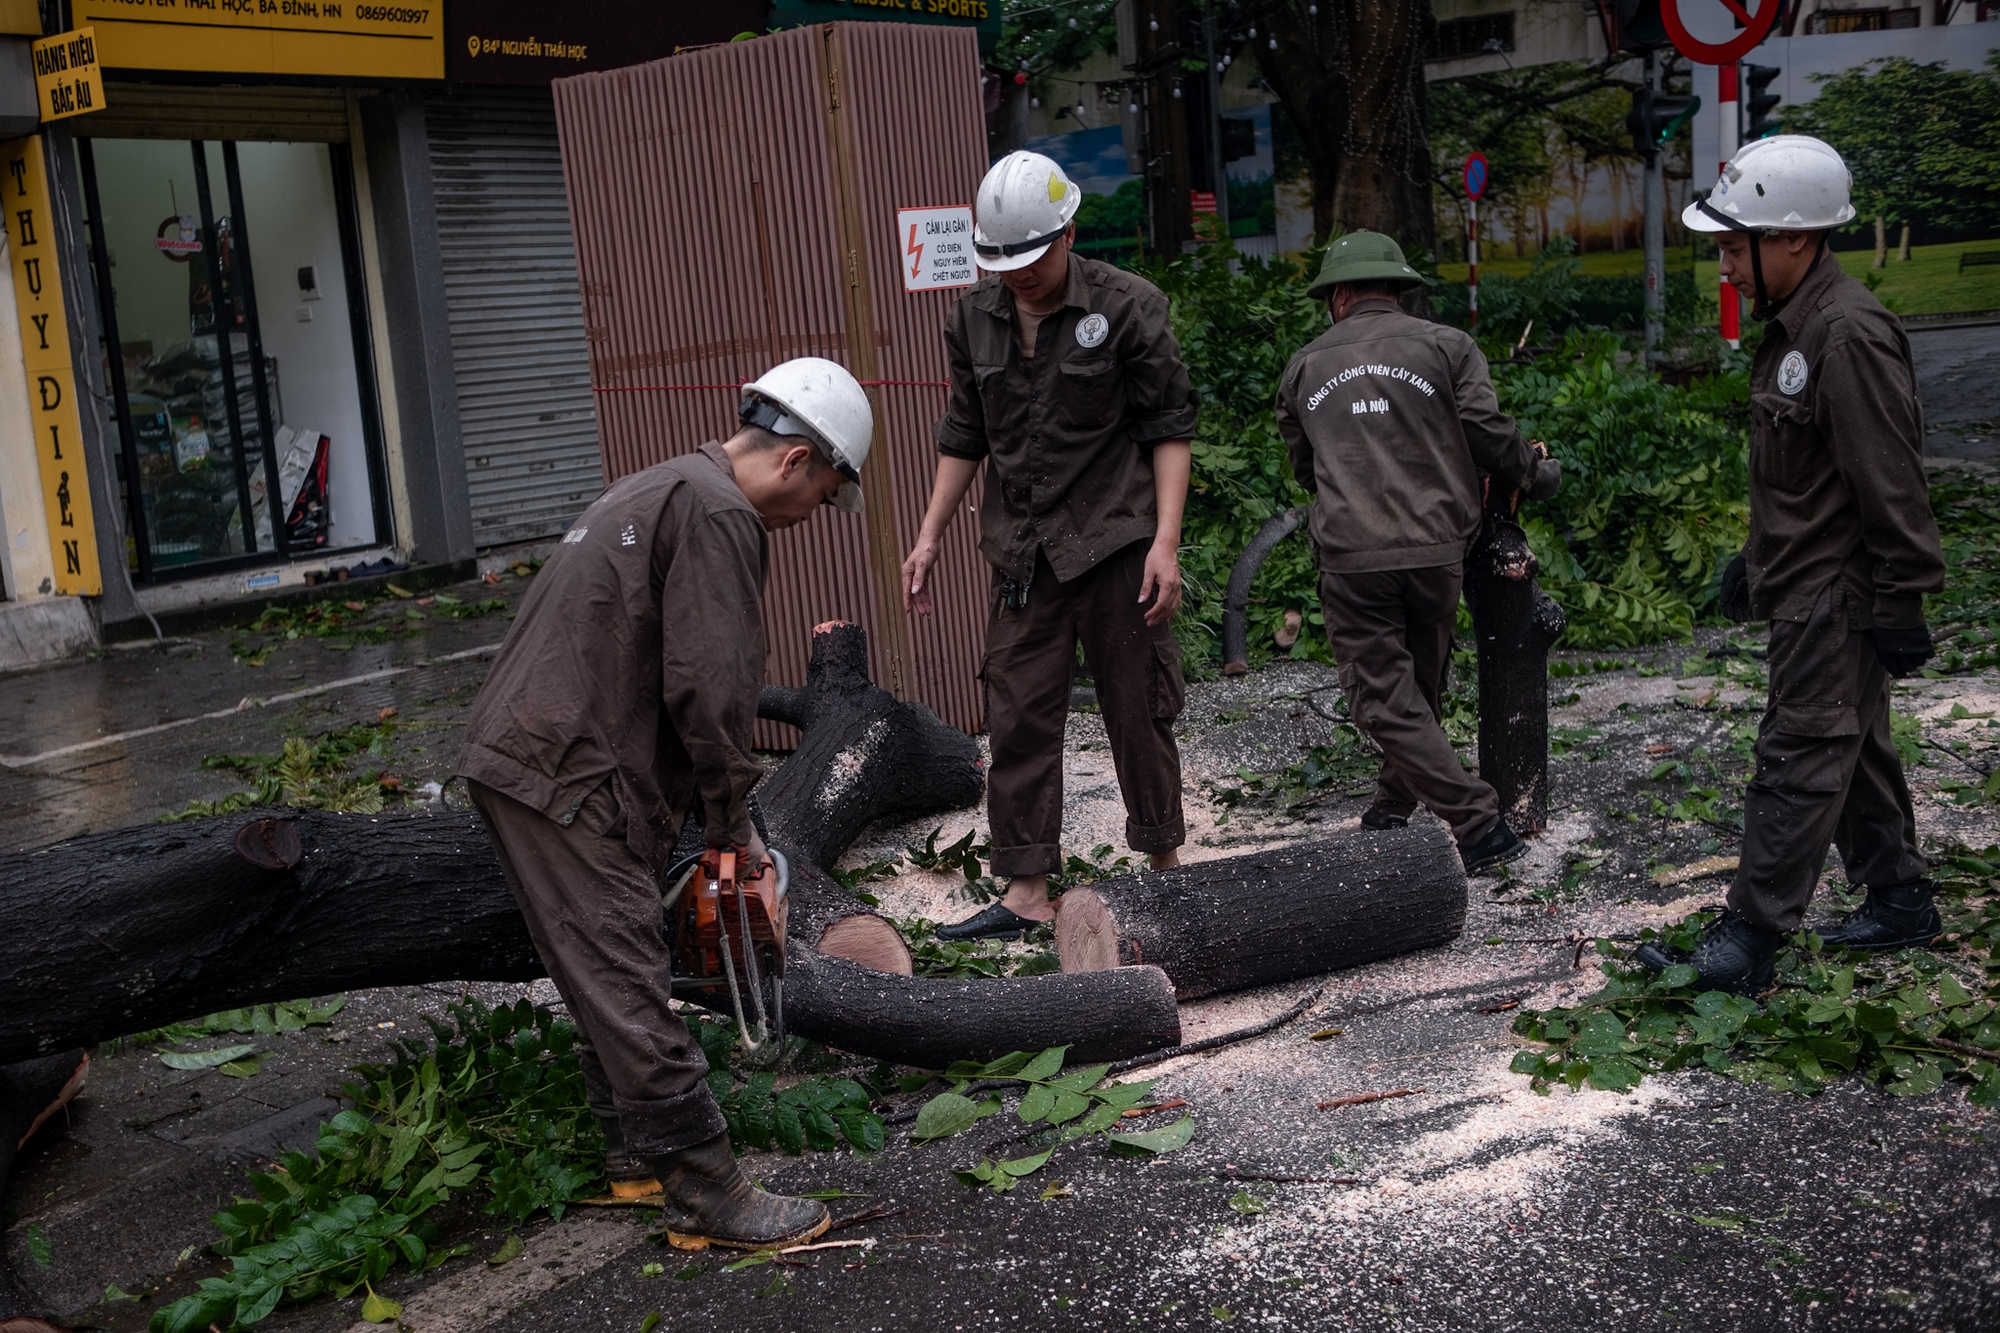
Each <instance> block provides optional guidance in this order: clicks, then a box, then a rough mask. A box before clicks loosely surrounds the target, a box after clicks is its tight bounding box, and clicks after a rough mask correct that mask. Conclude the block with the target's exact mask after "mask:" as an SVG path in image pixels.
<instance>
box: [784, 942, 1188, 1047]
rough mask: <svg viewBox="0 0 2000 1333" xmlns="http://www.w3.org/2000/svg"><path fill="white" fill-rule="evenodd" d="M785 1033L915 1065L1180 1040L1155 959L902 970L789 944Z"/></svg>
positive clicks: (1167, 985) (1169, 991)
mask: <svg viewBox="0 0 2000 1333" xmlns="http://www.w3.org/2000/svg"><path fill="white" fill-rule="evenodd" d="M785 1014H786V1017H787V1021H788V1022H789V1023H790V1025H791V1029H792V1031H794V1032H796V1033H798V1034H799V1035H800V1036H804V1037H811V1038H812V1039H813V1040H815V1041H821V1042H825V1043H826V1044H827V1045H829V1046H837V1047H839V1048H840V1049H841V1050H844V1051H855V1052H857V1053H859V1054H862V1055H875V1054H880V1053H882V1052H886V1051H895V1052H897V1054H895V1055H894V1056H883V1058H888V1059H894V1060H895V1061H897V1062H898V1063H901V1064H909V1065H915V1066H917V1067H918V1068H920V1069H942V1068H944V1067H945V1066H946V1065H947V1064H949V1063H951V1062H952V1061H953V1060H991V1059H994V1058H995V1057H998V1056H1002V1055H1005V1054H1007V1053H1008V1052H1009V1051H1039V1050H1044V1049H1046V1048H1047V1047H1050V1046H1068V1047H1069V1048H1070V1050H1069V1057H1068V1058H1069V1061H1070V1063H1071V1064H1073V1065H1074V1064H1081V1063H1089V1062H1093V1061H1100V1060H1118V1059H1122V1058H1124V1057H1126V1056H1130V1055H1138V1054H1142V1053H1144V1052H1147V1051H1156V1050H1159V1049H1160V1048H1161V1047H1163V1046H1173V1045H1175V1044H1177V1043H1178V1042H1179V1041H1180V1039H1181V1020H1180V1011H1179V1009H1178V1008H1177V1007H1176V1005H1175V995H1174V987H1173V984H1172V983H1171V982H1170V981H1168V980H1167V977H1166V974H1165V973H1163V972H1161V971H1160V969H1159V968H1157V967H1121V968H1116V969H1113V970H1110V971H1104V972H1099V973H1096V974H1094V975H1090V976H1064V975H1061V974H1059V973H1058V974H1055V975H1050V976H1040V977H980V978H973V979H969V980H954V979H946V978H941V977H904V976H894V975H892V974H889V973H886V972H878V971H875V970H873V969H870V968H866V967H861V966H857V965H856V964H854V963H851V962H848V961H846V960H844V959H840V958H830V957H827V956H826V955H824V954H821V953H819V952H817V951H815V950H813V949H809V948H805V947H802V946H799V945H794V946H793V948H792V952H791V956H790V958H789V959H788V960H787V962H786V965H785Z"/></svg>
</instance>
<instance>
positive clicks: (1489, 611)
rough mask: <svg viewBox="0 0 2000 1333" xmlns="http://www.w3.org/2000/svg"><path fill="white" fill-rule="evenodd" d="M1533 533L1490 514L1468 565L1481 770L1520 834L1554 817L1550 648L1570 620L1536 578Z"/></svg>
mask: <svg viewBox="0 0 2000 1333" xmlns="http://www.w3.org/2000/svg"><path fill="white" fill-rule="evenodd" d="M1537 568H1538V566H1537V564H1536V562H1535V556H1534V552H1532V551H1530V550H1529V549H1528V535H1527V533H1525V532H1523V531H1522V530H1521V526H1520V525H1519V524H1518V523H1516V522H1514V521H1513V520H1512V519H1511V518H1497V517H1495V516H1494V515H1492V514H1488V515H1487V520H1486V527H1485V529H1484V531H1483V532H1482V533H1481V534H1480V538H1479V540H1478V541H1477V542H1476V543H1474V545H1473V549H1472V554H1471V555H1470V556H1468V557H1467V559H1466V564H1465V601H1466V605H1467V606H1468V607H1469V608H1470V609H1471V611H1472V631H1473V637H1474V639H1475V641H1476V642H1477V644H1478V649H1479V776H1480V777H1482V778H1484V779H1485V780H1486V781H1487V782H1489V783H1491V784H1492V786H1493V790H1494V791H1496V792H1497V793H1499V796H1500V813H1501V815H1502V816H1503V817H1505V819H1506V820H1507V822H1508V824H1510V825H1512V826H1513V828H1514V830H1515V832H1517V833H1536V832H1540V831H1541V830H1542V829H1544V828H1546V827H1548V822H1549V647H1550V645H1552V644H1553V643H1555V641H1556V640H1557V639H1558V638H1559V637H1561V635H1562V632H1563V627H1564V625H1565V624H1566V623H1567V619H1566V617H1565V616H1564V615H1563V609H1562V608H1561V607H1560V606H1557V605H1556V602H1555V599H1554V598H1552V597H1550V596H1549V595H1548V594H1547V593H1545V592H1543V591H1542V586H1541V584H1540V583H1539V582H1537V581H1536V579H1535V573H1536V570H1537Z"/></svg>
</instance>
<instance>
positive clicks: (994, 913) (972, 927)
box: [936, 903, 1048, 940]
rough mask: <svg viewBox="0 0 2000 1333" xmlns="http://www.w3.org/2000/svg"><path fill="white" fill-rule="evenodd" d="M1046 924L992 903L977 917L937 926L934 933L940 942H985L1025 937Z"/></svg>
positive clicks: (1003, 905) (1002, 905)
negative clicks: (953, 924) (1008, 936)
mask: <svg viewBox="0 0 2000 1333" xmlns="http://www.w3.org/2000/svg"><path fill="white" fill-rule="evenodd" d="M1047 924H1048V922H1046V921H1037V920H1035V919H1034V918H1033V917H1028V916H1022V915H1021V914H1020V913H1018V912H1016V911H1014V910H1013V909H1012V908H1010V907H1008V906H1007V904H1005V903H994V904H993V905H991V906H990V907H988V908H986V910H984V911H983V912H980V913H979V914H978V915H977V916H971V917H967V918H966V919H965V920H963V921H961V922H959V923H958V924H957V925H955V926H939V927H938V928H937V932H936V933H937V937H938V938H939V939H941V940H986V939H992V938H994V937H996V936H1000V935H1026V934H1027V933H1028V932H1029V931H1031V930H1034V929H1035V928H1036V927H1038V926H1046V925H1047Z"/></svg>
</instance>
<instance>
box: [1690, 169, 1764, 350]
mask: <svg viewBox="0 0 2000 1333" xmlns="http://www.w3.org/2000/svg"><path fill="white" fill-rule="evenodd" d="M1694 206H1695V208H1696V209H1697V210H1698V211H1700V212H1701V213H1702V214H1703V215H1705V216H1707V217H1711V218H1714V219H1715V220H1716V221H1717V222H1720V223H1721V224H1722V225H1723V226H1725V227H1727V228H1728V229H1729V230H1731V231H1734V232H1741V233H1742V234H1743V235H1745V236H1748V237H1749V238H1750V287H1751V291H1752V292H1753V293H1755V295H1754V296H1753V298H1752V300H1751V302H1750V318H1752V319H1755V320H1760V321H1761V320H1767V319H1769V318H1770V317H1771V316H1772V315H1773V314H1775V313H1776V312H1775V311H1773V310H1772V309H1771V298H1770V296H1769V295H1768V294H1766V292H1765V291H1764V233H1763V232H1761V231H1758V230H1756V229H1754V228H1751V227H1746V226H1744V225H1743V224H1742V223H1740V222H1738V221H1737V220H1736V219H1735V218H1732V217H1729V216H1728V215H1726V214H1723V213H1718V212H1716V211H1715V210H1714V209H1712V208H1710V207H1709V206H1708V200H1706V199H1697V200H1695V201H1694Z"/></svg>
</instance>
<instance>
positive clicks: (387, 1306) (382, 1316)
mask: <svg viewBox="0 0 2000 1333" xmlns="http://www.w3.org/2000/svg"><path fill="white" fill-rule="evenodd" d="M364 1285H365V1284H364ZM402 1313H403V1303H402V1302H401V1301H392V1300H390V1299H389V1298H388V1297H387V1296H384V1295H383V1294H382V1293H381V1292H379V1291H377V1290H375V1288H374V1287H372V1286H371V1287H369V1288H368V1299H367V1300H365V1301H363V1302H361V1317H362V1318H363V1319H366V1320H367V1321H368V1322H369V1323H371V1324H386V1323H388V1322H389V1321H390V1320H391V1319H394V1318H396V1317H397V1316H398V1315H400V1314H402Z"/></svg>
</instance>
